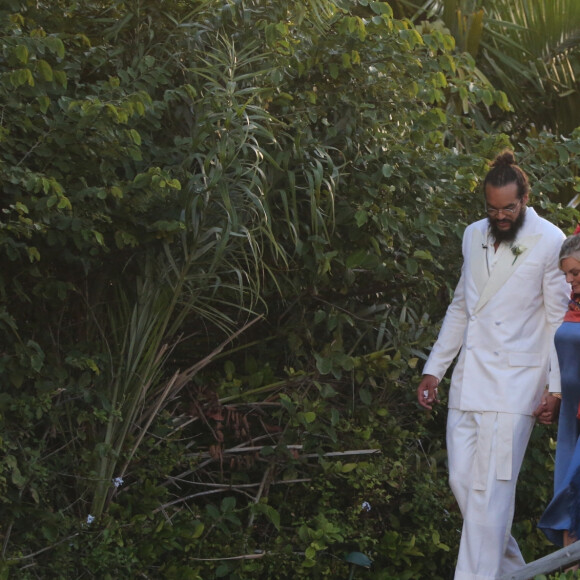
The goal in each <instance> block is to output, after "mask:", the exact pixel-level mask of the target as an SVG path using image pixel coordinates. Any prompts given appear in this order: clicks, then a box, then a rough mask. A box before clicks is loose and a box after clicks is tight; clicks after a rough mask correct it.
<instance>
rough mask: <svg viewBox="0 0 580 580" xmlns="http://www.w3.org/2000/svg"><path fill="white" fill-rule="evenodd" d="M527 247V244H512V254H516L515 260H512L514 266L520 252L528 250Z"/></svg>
mask: <svg viewBox="0 0 580 580" xmlns="http://www.w3.org/2000/svg"><path fill="white" fill-rule="evenodd" d="M526 249H527V248H526V247H525V246H518V245H517V244H516V245H512V246H511V250H512V254H513V255H514V261H513V262H512V266H513V265H514V264H515V263H516V260H517V259H518V256H519V255H520V254H523V253H524V252H525V251H526Z"/></svg>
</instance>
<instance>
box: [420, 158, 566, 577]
mask: <svg viewBox="0 0 580 580" xmlns="http://www.w3.org/2000/svg"><path fill="white" fill-rule="evenodd" d="M483 189H484V193H485V200H486V210H487V215H488V218H487V219H483V220H480V221H478V222H475V223H473V224H470V225H469V226H468V227H467V228H466V230H465V233H464V236H463V246H462V248H463V267H462V271H461V277H460V280H459V283H458V285H457V288H456V289H455V294H454V297H453V301H452V302H451V304H450V305H449V308H448V309H447V313H446V315H445V319H444V321H443V325H442V327H441V330H440V333H439V337H438V339H437V341H436V343H435V345H434V346H433V349H432V351H431V354H430V356H429V358H428V360H427V363H426V364H425V367H424V369H423V379H422V381H421V383H420V384H419V387H418V388H417V400H418V402H419V404H420V405H421V406H422V407H424V408H426V409H431V408H432V404H433V403H435V402H437V401H438V400H439V398H438V393H437V388H438V384H439V381H440V380H441V378H442V377H443V375H444V374H445V372H446V371H447V369H448V367H449V366H450V365H451V363H452V362H453V360H454V359H455V357H456V355H457V354H458V353H459V357H458V359H457V362H456V365H455V368H454V371H453V374H452V377H451V386H450V391H449V411H448V418H447V453H448V462H449V483H450V486H451V489H452V490H453V493H454V495H455V498H456V499H457V502H458V504H459V508H460V510H461V514H462V516H463V530H462V534H461V542H460V546H459V555H458V559H457V566H456V570H455V580H492V579H494V578H498V577H500V576H501V575H503V574H509V573H511V572H513V571H514V570H516V569H517V568H519V567H521V566H523V565H524V564H525V562H524V559H523V557H522V555H521V552H520V550H519V548H518V545H517V542H516V541H515V539H514V538H513V537H512V536H511V525H512V520H513V515H514V499H515V488H516V482H517V477H518V474H519V470H520V467H521V464H522V460H523V457H524V452H525V449H526V446H527V444H528V440H529V437H530V434H531V431H532V427H533V425H534V421H535V419H536V418H537V419H538V420H539V421H540V422H541V423H546V424H548V423H550V422H551V421H552V420H553V419H555V418H556V416H557V411H558V409H559V393H560V375H559V368H558V362H557V357H556V353H555V349H554V347H553V338H554V333H555V331H556V329H557V328H558V326H559V325H560V323H561V321H562V318H563V316H564V313H565V311H566V308H567V304H568V294H569V289H568V287H567V285H566V281H565V279H564V276H563V275H562V273H561V272H560V271H559V270H558V252H559V250H560V246H561V245H562V241H563V240H564V234H563V233H562V231H561V230H559V229H558V228H557V227H556V226H554V225H553V224H551V223H549V222H548V221H546V220H545V219H543V218H541V217H539V216H538V214H537V213H536V212H535V211H534V210H533V209H532V208H530V207H527V203H528V198H529V183H528V179H527V176H526V175H525V173H524V172H523V171H522V170H521V169H520V168H519V167H518V166H517V165H516V164H515V159H514V155H513V153H512V152H511V151H504V152H503V153H502V154H500V155H498V157H497V158H496V160H495V161H494V163H493V164H492V167H491V169H490V171H489V173H488V174H487V176H486V177H485V180H484V183H483Z"/></svg>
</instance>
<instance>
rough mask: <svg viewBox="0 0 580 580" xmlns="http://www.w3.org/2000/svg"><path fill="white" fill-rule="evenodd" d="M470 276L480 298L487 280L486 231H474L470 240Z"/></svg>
mask: <svg viewBox="0 0 580 580" xmlns="http://www.w3.org/2000/svg"><path fill="white" fill-rule="evenodd" d="M470 263H471V276H472V278H473V281H474V282H475V287H476V288H477V293H478V294H479V295H480V296H481V294H482V293H483V290H484V288H485V285H486V284H487V282H488V280H489V272H488V269H487V229H486V230H485V232H482V231H480V230H479V229H474V231H473V237H472V239H471V256H470Z"/></svg>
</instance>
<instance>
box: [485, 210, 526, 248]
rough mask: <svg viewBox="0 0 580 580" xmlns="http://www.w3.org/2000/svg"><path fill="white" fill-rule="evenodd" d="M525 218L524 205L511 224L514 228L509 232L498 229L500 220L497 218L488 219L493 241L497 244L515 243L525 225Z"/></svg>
mask: <svg viewBox="0 0 580 580" xmlns="http://www.w3.org/2000/svg"><path fill="white" fill-rule="evenodd" d="M525 217H526V206H525V205H524V206H522V209H521V210H520V213H519V214H518V217H517V218H516V219H515V220H514V221H513V222H511V226H512V227H511V228H510V229H509V230H500V229H499V228H498V227H497V222H498V220H497V219H495V218H490V217H488V218H487V221H488V222H489V229H490V230H491V235H492V236H493V239H494V240H495V241H496V242H497V243H501V242H513V241H514V240H515V239H516V236H517V234H518V232H519V231H520V228H521V227H522V226H523V225H524V219H525Z"/></svg>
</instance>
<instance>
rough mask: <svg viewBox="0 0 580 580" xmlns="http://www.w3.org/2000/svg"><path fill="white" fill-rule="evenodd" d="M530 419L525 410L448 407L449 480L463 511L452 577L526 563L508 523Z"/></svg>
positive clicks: (485, 577) (486, 578)
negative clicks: (484, 410)
mask: <svg viewBox="0 0 580 580" xmlns="http://www.w3.org/2000/svg"><path fill="white" fill-rule="evenodd" d="M534 422H535V419H534V417H531V416H529V415H514V414H509V413H488V412H485V413H476V412H469V411H459V410H457V409H449V414H448V417H447V455H448V461H449V484H450V486H451V489H452V491H453V494H454V495H455V499H456V500H457V503H458V504H459V508H460V510H461V514H462V516H463V530H462V532H461V542H460V545H459V555H458V558H457V566H456V569H455V580H494V579H496V578H498V577H500V576H502V575H503V574H509V573H511V572H513V571H515V570H517V569H518V568H520V567H522V566H523V565H524V564H525V561H524V559H523V557H522V554H521V552H520V549H519V547H518V545H517V542H516V541H515V539H514V538H513V537H512V535H511V526H512V521H513V516H514V500H515V493H516V483H517V478H518V474H519V472H520V467H521V465H522V460H523V458H524V453H525V450H526V447H527V445H528V441H529V438H530V435H531V432H532V428H533V426H534Z"/></svg>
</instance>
